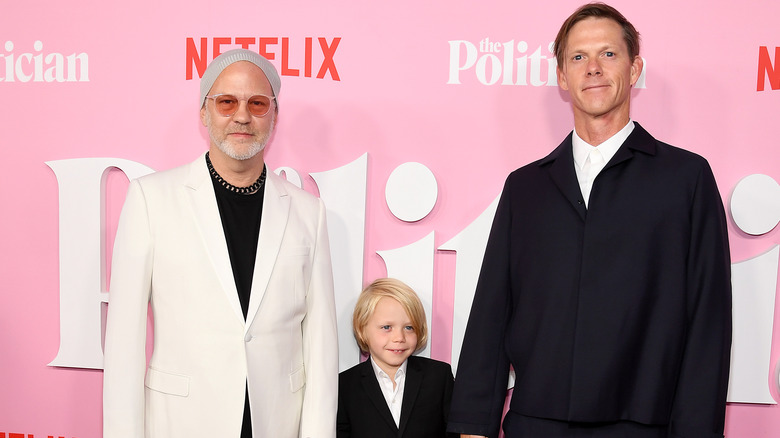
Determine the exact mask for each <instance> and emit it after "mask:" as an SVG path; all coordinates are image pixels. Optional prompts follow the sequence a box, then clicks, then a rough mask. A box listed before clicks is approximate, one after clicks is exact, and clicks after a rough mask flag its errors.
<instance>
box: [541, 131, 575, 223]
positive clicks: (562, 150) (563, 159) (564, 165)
mask: <svg viewBox="0 0 780 438" xmlns="http://www.w3.org/2000/svg"><path fill="white" fill-rule="evenodd" d="M571 139H572V134H571V133H570V134H569V136H568V137H566V139H565V140H563V142H562V143H561V144H560V145H558V147H557V148H555V150H553V151H552V152H551V153H550V155H548V156H546V157H544V158H542V159H541V160H540V161H539V166H542V167H545V166H547V167H549V172H550V177H551V178H552V180H553V182H555V185H556V186H558V189H559V190H560V191H561V194H563V196H564V197H565V198H566V199H568V200H569V203H571V205H572V207H573V208H574V209H575V210H576V211H577V213H578V214H579V215H580V219H582V220H583V221H584V220H585V214H586V208H585V201H584V200H583V199H582V190H581V189H580V184H579V183H578V182H577V173H576V171H575V170H574V155H573V153H572V146H571Z"/></svg>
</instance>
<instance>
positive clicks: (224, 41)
mask: <svg viewBox="0 0 780 438" xmlns="http://www.w3.org/2000/svg"><path fill="white" fill-rule="evenodd" d="M340 42H341V37H333V38H326V37H316V38H315V37H305V38H297V39H294V38H288V37H220V38H210V37H209V38H197V39H196V38H187V41H186V47H185V52H186V56H185V59H186V61H185V62H186V67H185V72H186V73H185V78H186V79H187V80H191V79H192V78H193V77H195V75H196V74H197V77H198V78H200V77H202V76H203V72H205V71H206V66H207V65H208V63H209V62H210V61H211V60H213V59H214V58H216V57H217V56H219V55H221V54H222V53H223V52H227V51H228V50H232V49H238V48H243V49H247V50H252V51H255V52H257V53H259V54H261V55H263V56H264V57H265V58H266V59H268V60H269V61H277V62H274V64H276V66H277V68H278V69H279V74H281V75H282V76H299V77H305V78H317V79H326V78H330V79H331V80H334V81H340V80H341V78H340V77H339V72H338V69H337V68H336V59H335V56H336V49H338V48H339V43H340ZM0 438H2V437H0Z"/></svg>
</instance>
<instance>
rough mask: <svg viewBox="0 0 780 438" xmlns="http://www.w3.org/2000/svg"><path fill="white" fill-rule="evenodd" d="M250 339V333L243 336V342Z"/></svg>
mask: <svg viewBox="0 0 780 438" xmlns="http://www.w3.org/2000/svg"><path fill="white" fill-rule="evenodd" d="M251 340H252V335H251V334H249V333H247V334H246V336H244V342H249V341H251Z"/></svg>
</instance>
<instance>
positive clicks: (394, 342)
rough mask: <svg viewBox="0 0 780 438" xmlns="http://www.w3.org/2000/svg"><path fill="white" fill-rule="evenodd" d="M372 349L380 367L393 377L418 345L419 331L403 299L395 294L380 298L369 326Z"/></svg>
mask: <svg viewBox="0 0 780 438" xmlns="http://www.w3.org/2000/svg"><path fill="white" fill-rule="evenodd" d="M365 330H366V331H365V334H366V339H367V341H368V350H369V353H371V357H372V358H373V359H374V362H376V364H377V365H379V368H381V369H382V371H384V372H386V373H387V375H388V376H390V377H391V378H393V379H394V378H395V372H396V371H397V370H398V367H400V366H401V364H403V363H404V361H405V360H406V359H407V358H408V357H409V356H411V355H412V353H414V350H415V348H416V347H417V333H416V332H415V331H414V327H412V320H411V318H409V315H407V314H406V311H404V308H403V306H401V303H399V302H398V301H396V300H394V299H393V298H388V297H383V298H382V299H380V300H379V302H378V303H377V305H376V309H375V310H374V314H373V315H371V318H370V319H369V320H368V324H367V325H366V329H365Z"/></svg>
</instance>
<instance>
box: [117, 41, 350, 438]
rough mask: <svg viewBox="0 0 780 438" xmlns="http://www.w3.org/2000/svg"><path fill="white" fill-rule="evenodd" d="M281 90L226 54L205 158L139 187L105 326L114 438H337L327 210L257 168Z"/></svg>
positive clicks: (123, 225) (217, 76)
mask: <svg viewBox="0 0 780 438" xmlns="http://www.w3.org/2000/svg"><path fill="white" fill-rule="evenodd" d="M280 83H281V81H280V79H279V75H278V73H277V71H276V69H275V68H274V67H273V65H272V64H271V63H270V62H268V61H267V60H266V59H265V58H263V57H262V56H260V55H258V54H257V53H253V52H251V51H248V50H244V49H238V50H231V51H229V52H226V53H224V54H222V55H220V56H219V57H217V58H216V59H214V61H213V62H212V63H211V64H210V65H209V67H208V68H207V69H206V72H205V73H204V75H203V78H202V80H201V99H200V103H201V120H202V122H203V124H204V125H205V126H206V127H207V128H208V132H209V137H210V146H209V150H208V152H207V153H206V154H204V155H202V156H200V157H198V159H197V160H195V161H194V162H193V163H191V164H188V165H184V166H181V167H178V168H175V169H171V170H167V171H163V172H158V173H154V174H151V175H148V176H145V177H143V178H139V179H137V180H134V181H132V182H131V183H130V187H129V189H128V193H127V199H126V201H125V205H124V208H123V210H122V215H121V217H120V221H119V229H118V231H117V237H116V243H115V245H114V256H113V268H112V279H111V292H110V301H109V306H108V308H109V310H108V319H107V327H106V348H105V375H104V393H103V418H104V437H106V438H116V437H136V438H137V437H160V438H177V437H182V438H183V437H187V438H192V437H220V438H222V437H228V438H232V437H236V438H238V437H264V438H265V437H274V438H299V437H311V438H334V437H335V436H336V435H335V434H336V428H335V419H336V405H337V393H336V391H337V382H338V346H337V344H336V339H337V335H336V316H335V306H334V300H333V280H332V272H331V263H330V249H329V247H328V237H327V231H326V224H325V207H324V205H323V203H322V201H321V200H319V199H318V198H316V197H314V196H312V195H310V194H308V193H306V192H304V191H303V190H300V189H299V188H297V187H295V186H293V185H292V184H289V183H288V182H287V181H285V180H284V179H283V178H281V177H279V176H277V175H275V174H274V173H273V172H271V171H266V167H265V164H264V160H263V148H264V146H265V144H266V142H267V141H268V138H269V137H270V135H271V132H272V131H273V127H274V122H275V119H276V115H277V114H278V108H279V106H278V96H279V88H280ZM150 302H151V307H152V311H153V321H154V352H153V354H152V357H151V359H150V362H149V366H148V368H147V366H146V357H145V344H146V324H147V307H148V304H149V303H150Z"/></svg>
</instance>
